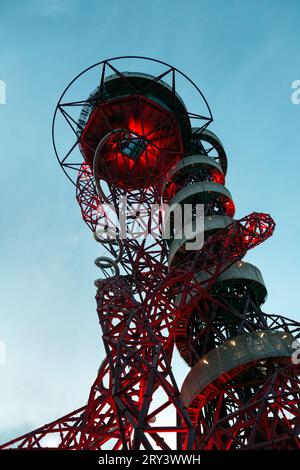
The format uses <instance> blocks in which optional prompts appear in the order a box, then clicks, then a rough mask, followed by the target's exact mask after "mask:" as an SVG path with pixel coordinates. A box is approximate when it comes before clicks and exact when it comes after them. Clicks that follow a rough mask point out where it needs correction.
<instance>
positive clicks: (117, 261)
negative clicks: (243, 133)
mask: <svg viewBox="0 0 300 470" xmlns="http://www.w3.org/2000/svg"><path fill="white" fill-rule="evenodd" d="M124 60H127V61H128V60H131V61H133V62H134V64H136V63H138V62H139V61H143V63H144V62H146V63H147V64H148V63H150V65H153V66H159V67H160V68H161V70H160V72H159V73H157V74H156V75H148V74H145V73H132V72H121V71H120V70H119V68H118V66H117V64H118V63H119V62H121V63H122V61H124ZM135 66H136V65H135ZM122 67H123V66H122ZM89 72H93V73H94V72H96V73H95V74H94V77H96V82H94V84H93V87H94V88H95V84H96V88H95V89H94V91H93V93H92V94H90V96H89V97H88V98H87V99H86V98H85V99H80V100H79V99H74V98H73V99H69V100H68V99H67V98H66V97H67V94H68V92H69V91H70V90H72V88H74V87H75V92H76V93H77V92H78V90H79V89H80V90H81V87H77V88H76V84H77V82H78V80H80V79H82V78H85V77H86V75H87V74H88V73H89ZM180 83H184V88H185V89H186V88H187V87H190V89H192V90H193V91H195V92H196V93H197V96H198V98H199V99H200V100H199V103H200V105H199V106H200V107H201V106H202V108H201V109H200V107H199V109H198V114H196V113H194V112H189V111H188V110H187V107H186V104H185V102H184V101H183V99H182V97H181V93H179V89H180V85H179V84H180ZM88 91H90V89H89V90H88ZM78 109H80V115H79V118H78ZM202 109H204V111H202ZM74 113H75V116H74V115H73V114H74ZM76 113H77V114H76ZM59 116H60V117H61V118H62V119H63V120H64V122H66V123H67V124H68V126H69V129H71V132H72V135H73V141H72V139H71V143H70V142H69V141H67V142H64V143H65V144H66V146H67V150H66V151H62V150H59V149H58V145H57V140H56V137H55V132H56V127H55V126H56V125H57V120H58V117H59ZM211 122H212V114H211V111H210V108H209V106H208V104H207V102H206V100H205V98H204V96H203V95H202V93H201V92H200V90H199V89H198V88H197V86H196V85H195V84H194V83H193V82H192V81H191V80H190V79H189V78H188V77H187V76H186V75H184V74H182V73H181V72H180V71H178V70H177V69H175V68H174V67H171V66H169V65H168V64H166V63H163V62H161V61H157V60H153V59H146V58H142V57H125V58H115V59H110V60H106V61H103V62H100V63H99V64H96V65H94V66H92V67H90V68H89V69H87V70H85V71H84V72H82V73H81V74H79V75H78V76H77V77H76V78H75V79H74V80H73V81H72V82H71V83H70V85H69V86H68V87H67V89H66V90H65V92H64V93H63V95H62V96H61V98H60V100H59V103H58V105H57V108H56V111H55V118H54V124H53V136H54V138H53V142H54V148H55V152H56V155H57V158H58V160H59V162H60V164H61V166H62V168H63V170H64V171H65V173H66V174H67V176H68V178H69V179H71V180H72V181H73V182H74V184H75V186H76V199H77V201H78V203H79V206H80V208H81V212H82V217H83V219H84V221H85V222H86V224H87V225H88V226H89V228H90V229H91V230H92V232H93V233H94V236H95V239H96V241H98V242H99V243H101V244H102V246H103V247H104V248H105V249H106V250H107V255H105V256H99V257H98V258H97V259H96V261H95V263H96V265H97V266H98V267H99V268H100V269H101V271H102V273H103V275H104V276H103V277H101V278H99V279H97V280H96V281H95V285H96V288H97V293H96V302H97V314H98V318H99V323H100V326H101V329H102V333H103V344H104V347H105V351H106V358H105V360H104V361H103V363H102V364H101V366H100V368H99V371H98V375H97V377H96V380H95V382H94V384H93V386H92V388H91V391H90V395H89V399H88V402H87V404H86V406H84V407H82V408H79V409H78V410H75V411H73V412H72V413H69V414H68V415H66V416H64V417H62V418H59V419H57V420H55V421H54V422H52V423H50V424H47V425H45V426H42V427H41V428H39V429H36V430H34V431H32V432H30V433H28V434H26V435H24V436H21V437H19V438H17V439H14V440H12V441H10V442H8V443H6V444H3V445H2V446H0V448H2V449H5V448H28V449H40V448H56V449H91V450H94V449H107V448H111V449H115V450H117V449H126V450H131V449H155V448H159V449H164V450H167V449H172V448H177V449H182V450H187V449H222V450H225V449H245V448H247V449H299V448H300V439H299V433H300V411H299V399H300V388H299V373H300V370H299V366H298V365H297V364H294V363H293V362H292V360H291V356H292V353H293V351H294V348H295V347H296V346H295V340H297V338H298V337H299V335H300V324H299V323H297V322H295V321H293V320H289V319H287V318H285V317H282V316H279V315H269V314H266V313H265V312H263V310H262V309H261V307H262V305H263V303H264V301H265V299H266V296H267V290H266V287H265V284H264V281H263V277H262V275H261V273H260V271H259V270H258V268H257V267H256V266H254V265H252V264H250V263H246V262H244V261H242V259H243V257H244V256H245V255H246V253H247V251H248V250H249V249H251V248H254V247H256V246H257V245H258V244H260V243H262V242H263V241H264V240H266V239H267V238H269V237H270V236H271V235H272V233H273V231H274V227H275V224H274V221H273V220H272V218H271V217H270V216H269V215H267V214H261V213H252V214H250V215H248V216H246V217H244V218H243V219H241V220H235V219H234V218H233V217H234V213H235V206H234V203H233V200H232V197H231V194H230V192H229V191H228V190H227V188H226V187H225V186H224V184H225V176H226V171H227V157H226V153H225V151H224V148H223V146H222V143H221V142H220V140H219V139H218V138H217V136H216V135H215V134H214V133H213V132H211V131H210V130H208V128H207V127H208V126H209V124H210V123H211ZM74 174H75V175H76V177H75V178H73V175H74ZM125 197H126V202H125V203H124V198H125ZM162 202H163V203H165V204H169V206H171V207H173V206H174V205H179V206H180V207H183V206H184V205H186V204H190V205H191V207H192V208H193V209H194V208H195V207H196V205H197V204H202V205H203V207H204V229H203V230H204V244H203V246H202V247H201V248H200V249H197V250H189V249H188V248H187V244H188V242H189V241H191V240H189V239H188V238H186V237H185V236H178V234H177V233H176V229H175V228H174V227H175V226H174V220H173V218H172V212H169V214H168V216H167V218H168V217H169V219H170V220H168V222H169V225H170V227H171V232H170V237H169V238H168V239H166V238H164V237H163V234H162V212H161V210H160V209H159V210H158V211H156V212H153V211H152V208H153V207H157V206H158V207H161V204H162ZM124 204H125V208H126V211H127V213H128V211H129V216H128V217H127V218H126V222H125V231H126V233H127V234H126V237H123V236H122V231H124V226H123V228H122V227H121V225H120V220H121V219H122V215H123V209H122V207H123V208H124ZM192 213H193V218H192V225H193V226H194V225H195V224H196V217H197V212H196V211H194V210H193V211H192ZM145 232H146V233H148V234H151V235H148V236H147V237H141V234H142V233H145ZM112 235H113V236H112ZM174 345H176V347H177V348H178V350H179V353H180V354H181V356H182V357H183V359H184V360H185V361H186V362H187V364H188V365H189V366H190V367H191V371H190V373H189V374H188V375H187V377H186V379H185V381H184V383H183V386H182V389H181V391H180V390H179V388H178V385H177V383H176V378H175V376H174V373H173V372H172V367H171V362H172V354H173V349H174Z"/></svg>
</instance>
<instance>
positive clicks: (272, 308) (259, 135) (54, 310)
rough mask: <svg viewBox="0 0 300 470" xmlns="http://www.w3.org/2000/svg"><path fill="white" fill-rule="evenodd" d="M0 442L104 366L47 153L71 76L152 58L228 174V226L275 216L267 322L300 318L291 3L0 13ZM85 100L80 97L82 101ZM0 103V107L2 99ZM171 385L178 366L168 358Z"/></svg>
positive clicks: (264, 250) (139, 4)
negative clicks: (207, 132)
mask: <svg viewBox="0 0 300 470" xmlns="http://www.w3.org/2000/svg"><path fill="white" fill-rule="evenodd" d="M0 11H1V15H0V80H3V81H4V82H5V83H6V89H7V96H6V104H5V105H2V104H1V105H0V158H1V168H2V171H1V172H0V188H1V196H2V197H1V200H0V209H1V210H0V233H1V247H0V253H1V258H0V259H1V270H0V285H1V296H0V340H2V341H4V342H5V344H6V356H7V357H6V364H5V365H0V383H1V387H0V390H1V391H0V442H3V441H5V440H8V439H10V438H12V437H15V436H17V435H18V434H21V433H23V432H26V431H29V430H31V429H33V428H35V427H38V426H40V425H42V424H44V423H46V422H49V421H51V420H53V419H54V418H56V417H59V416H61V415H63V414H65V413H67V412H69V411H71V410H72V409H75V408H77V407H79V406H81V405H82V404H84V403H85V402H86V399H87V396H88V392H89V388H90V385H91V384H92V382H93V380H94V378H95V375H96V372H97V368H98V366H99V363H100V361H101V358H102V357H103V349H102V346H101V338H100V328H99V327H98V324H97V316H96V311H95V301H94V295H95V288H94V285H93V281H94V279H95V278H96V277H97V276H98V274H99V273H98V270H97V268H96V267H95V266H94V263H93V262H94V258H95V257H96V256H98V255H99V245H98V244H96V243H95V242H94V240H93V238H92V235H91V233H90V232H89V230H88V228H87V227H86V226H85V224H84V223H83V221H82V220H81V216H80V212H79V208H78V206H77V203H76V200H75V194H74V188H73V187H72V185H71V184H70V183H69V182H68V180H67V179H66V178H65V176H64V175H63V173H62V171H61V170H60V168H59V165H58V164H57V161H56V159H55V157H54V152H53V149H52V144H51V133H50V131H51V120H52V115H53V111H54V107H55V104H56V102H57V100H58V98H59V96H60V94H61V92H62V90H63V89H64V88H65V86H66V85H67V83H68V82H69V81H70V80H71V79H72V78H73V77H74V76H75V75H76V74H77V73H78V72H80V71H81V70H82V69H84V68H86V67H88V66H89V65H91V64H93V63H95V62H98V61H100V60H102V59H105V58H109V57H113V56H119V55H130V54H137V55H149V56H151V57H156V58H159V59H161V60H164V61H166V62H169V63H170V64H173V65H174V66H176V67H178V68H179V69H181V70H182V71H184V72H185V73H187V74H188V75H189V76H190V77H191V78H192V79H193V80H194V81H195V82H196V83H197V85H198V86H199V87H200V88H201V90H202V92H203V93H204V95H205V96H206V98H207V100H208V102H209V104H210V107H211V109H212V113H213V116H214V123H213V124H212V126H211V129H212V130H213V131H214V132H216V133H217V135H218V136H219V138H220V139H221V140H222V142H223V144H224V147H225V150H226V152H227V156H228V160H229V169H228V175H227V180H226V186H227V187H228V189H229V190H230V192H231V193H232V195H233V198H234V200H235V203H236V207H237V213H236V217H237V218H240V217H243V216H244V215H247V214H249V213H250V212H252V211H262V212H268V213H270V214H271V215H272V216H273V217H274V219H275V221H276V223H277V227H276V231H275V234H274V236H273V238H271V239H270V240H268V241H267V242H265V243H264V244H263V245H261V246H259V247H258V248H256V249H255V250H253V251H252V252H250V253H249V255H248V256H247V258H246V259H247V260H248V261H250V262H253V263H254V264H257V266H258V267H259V268H260V269H261V271H262V273H263V276H264V279H265V282H266V284H267V287H268V291H269V297H268V300H267V302H266V304H265V306H264V310H265V311H267V312H270V313H278V314H282V315H287V316H290V317H292V318H294V319H298V320H300V312H299V300H298V299H299V292H298V288H299V263H300V256H299V246H298V243H299V236H298V230H299V229H300V218H299V196H300V184H299V170H300V165H299V155H300V141H299V133H300V105H295V104H292V101H291V94H292V89H291V83H292V82H293V81H294V80H296V79H300V58H299V22H300V3H299V1H297V0H288V1H285V2H283V1H277V0H251V1H250V0H244V1H242V0H239V1H238V0H236V1H234V0H223V1H222V0H212V1H209V2H208V1H203V0H152V1H151V2H149V0H126V1H125V0H124V1H121V0H110V1H107V0H98V1H96V0H85V1H83V0H64V1H63V2H62V1H59V0H52V1H51V0H26V1H22V0H0ZM88 91H90V90H88ZM0 101H1V100H0ZM174 370H175V373H176V374H177V377H178V380H179V382H181V381H182V380H183V378H184V376H185V375H186V373H187V371H188V368H187V367H186V366H185V364H184V363H183V361H182V360H181V359H180V358H179V357H178V356H176V358H175V360H174Z"/></svg>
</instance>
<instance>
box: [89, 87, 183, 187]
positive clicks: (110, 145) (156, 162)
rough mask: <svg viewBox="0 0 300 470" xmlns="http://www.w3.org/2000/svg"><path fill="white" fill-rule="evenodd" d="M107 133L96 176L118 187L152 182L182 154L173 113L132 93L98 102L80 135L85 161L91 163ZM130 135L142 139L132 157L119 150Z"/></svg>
mask: <svg viewBox="0 0 300 470" xmlns="http://www.w3.org/2000/svg"><path fill="white" fill-rule="evenodd" d="M117 129H122V130H123V131H120V132H115V133H114V134H111V135H110V136H108V138H107V141H106V142H105V144H104V146H103V149H102V153H103V157H102V158H101V159H100V162H99V167H98V168H97V172H98V176H99V177H101V178H102V179H104V180H105V181H107V182H109V183H112V184H115V185H117V186H121V187H124V186H126V187H128V188H135V187H145V186H148V185H151V183H152V182H153V179H154V178H157V177H159V176H163V175H165V173H166V172H167V171H168V169H169V168H170V167H171V166H172V165H173V164H174V163H176V161H177V160H178V159H180V158H181V156H182V153H183V147H182V141H181V133H180V128H179V124H178V121H177V118H176V116H174V114H172V113H170V112H169V111H168V110H166V109H164V108H162V107H160V106H159V105H158V104H156V103H154V102H152V101H151V100H149V99H147V98H145V97H143V96H140V95H134V96H129V97H123V98H118V99H114V100H111V101H109V102H105V103H101V104H99V105H98V106H97V107H96V109H95V110H94V111H93V113H92V115H91V117H90V119H89V121H88V123H87V125H86V127H85V129H84V131H83V132H82V135H81V138H80V147H81V150H82V152H83V155H84V158H85V160H86V161H87V162H88V163H89V164H90V165H91V166H92V164H93V159H94V154H95V150H96V148H97V146H98V144H99V142H100V141H101V140H102V139H103V138H104V137H105V136H107V135H108V134H109V133H110V132H111V131H116V130H117ZM130 133H131V134H132V135H133V136H134V138H135V139H140V140H141V141H142V142H143V145H144V149H143V151H142V152H141V154H140V155H139V157H138V158H136V159H132V158H130V157H128V156H127V155H124V153H122V151H121V145H120V144H121V142H122V140H123V139H124V138H125V137H126V135H127V136H128V134H130Z"/></svg>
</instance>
